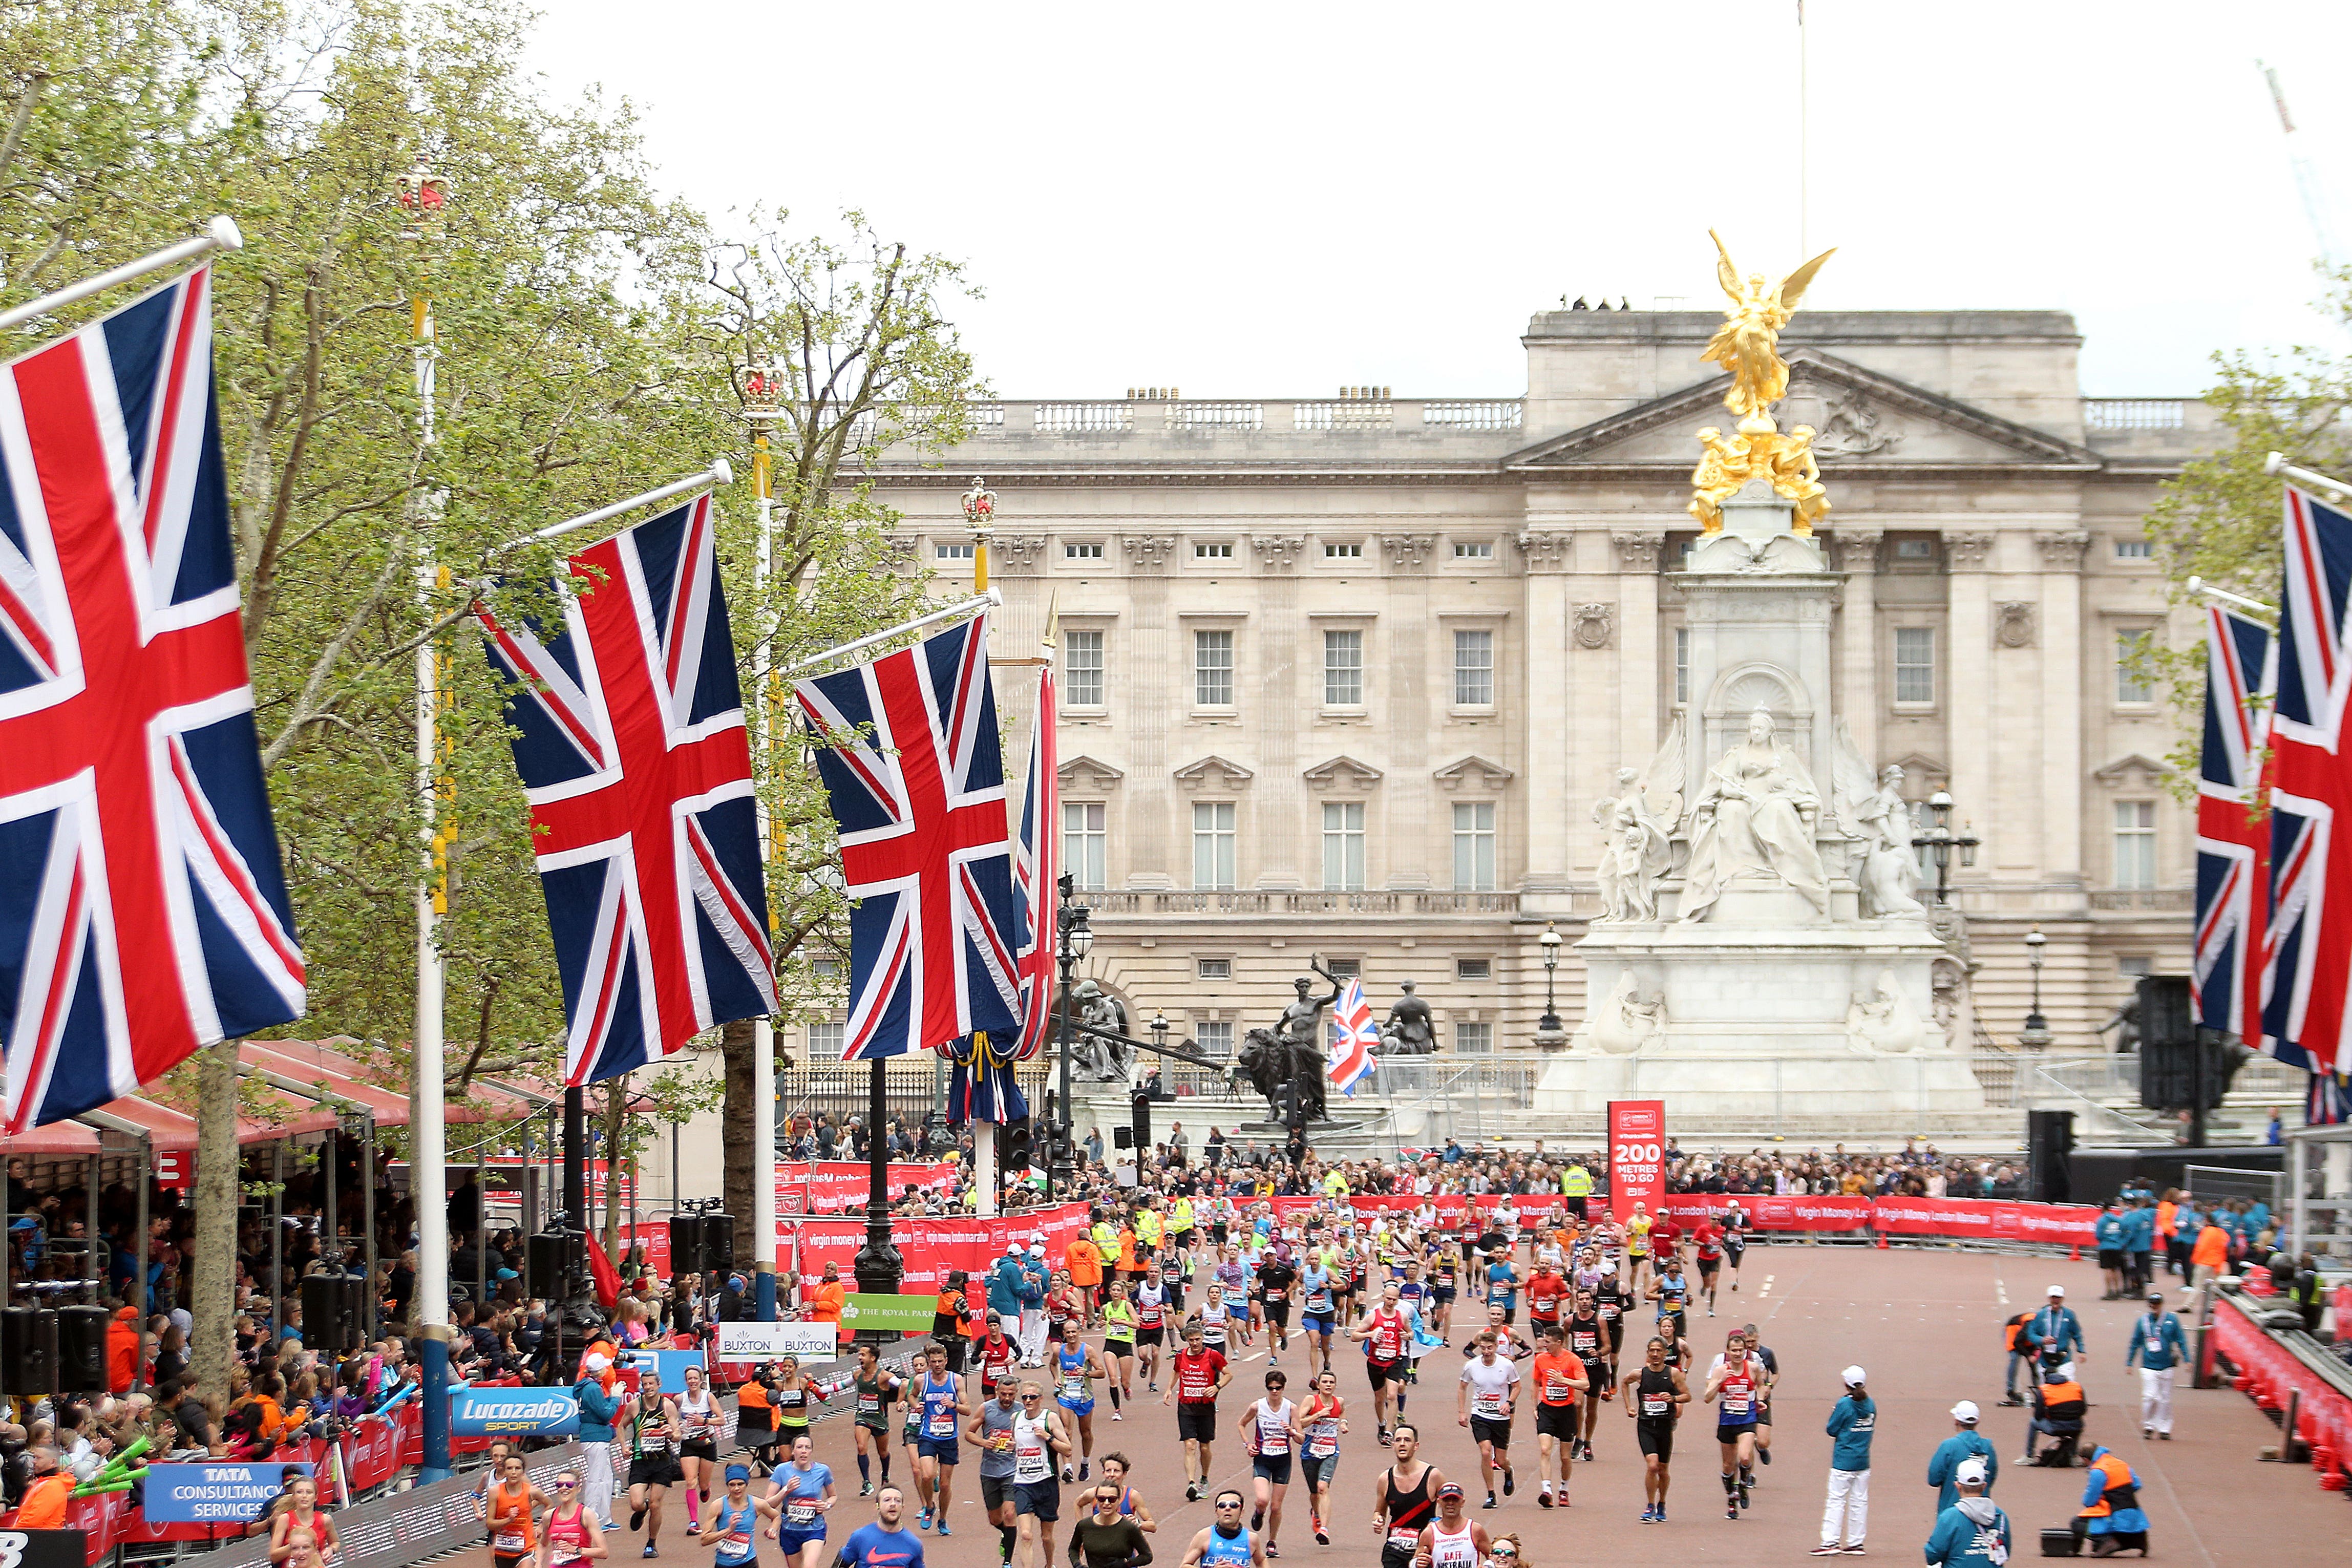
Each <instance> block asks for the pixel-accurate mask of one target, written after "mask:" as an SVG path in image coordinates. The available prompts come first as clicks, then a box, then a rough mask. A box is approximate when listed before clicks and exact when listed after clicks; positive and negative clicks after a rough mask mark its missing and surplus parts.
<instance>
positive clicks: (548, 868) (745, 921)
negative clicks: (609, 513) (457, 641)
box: [476, 495, 777, 1085]
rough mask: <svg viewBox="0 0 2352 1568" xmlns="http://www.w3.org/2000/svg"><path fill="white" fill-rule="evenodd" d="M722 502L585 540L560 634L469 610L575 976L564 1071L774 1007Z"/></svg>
mask: <svg viewBox="0 0 2352 1568" xmlns="http://www.w3.org/2000/svg"><path fill="white" fill-rule="evenodd" d="M713 521H714V514H713V510H712V505H711V498H710V497H709V496H708V495H704V496H699V497H697V498H696V499H695V500H691V501H688V503H687V504H686V505H684V506H681V507H678V508H677V509H676V510H672V511H667V512H665V513H663V514H662V515H661V516H659V517H656V518H654V519H651V520H650V521H646V522H641V523H639V524H637V525H636V526H635V528H632V529H628V530H626V531H624V532H622V533H620V534H618V535H616V536H614V538H611V539H608V540H606V541H604V542H603V543H602V544H598V545H595V546H593V547H592V548H590V549H587V550H583V551H582V552H580V553H578V554H577V555H574V556H572V558H571V560H570V561H569V562H568V563H566V564H567V566H568V568H569V573H570V582H569V583H559V584H557V594H558V596H559V598H560V600H561V602H562V614H563V624H562V627H561V628H560V629H559V630H557V631H556V633H555V635H554V636H553V637H548V636H547V635H546V633H547V630H548V628H546V627H544V626H540V625H538V624H536V623H535V622H533V621H532V620H530V618H528V617H524V616H518V617H516V618H514V619H511V620H509V619H503V618H501V617H500V616H499V615H498V614H497V613H496V612H495V611H494V610H493V609H492V608H491V607H490V605H488V604H487V603H486V604H484V605H478V606H477V607H476V615H477V617H478V619H479V620H480V622H481V624H482V629H483V631H484V633H485V637H484V641H483V647H484V651H485V652H486V653H487V654H488V657H489V661H490V668H492V669H493V670H495V671H497V672H498V673H499V675H501V676H503V677H504V678H505V679H506V680H507V681H508V682H509V690H508V696H507V721H508V722H509V724H510V725H512V726H513V728H514V731H515V740H514V757H515V768H516V771H517V772H519V773H520V774H521V775H522V783H523V793H524V795H525V796H526V797H527V798H528V799H529V800H530V823H531V830H532V842H533V844H534V845H535V847H536V849H537V853H538V858H539V882H540V890H541V892H542V893H544V894H545V895H546V898H547V923H548V928H549V930H550V931H551V933H552V934H553V936H554V939H555V961H556V968H557V970H558V971H559V973H561V974H562V979H563V1016H564V1021H565V1026H566V1028H565V1036H564V1051H563V1081H564V1082H565V1083H566V1084H574V1085H576V1084H584V1083H594V1082H597V1081H598V1080H600V1079H608V1078H617V1077H619V1076H620V1075H621V1074H623V1073H625V1072H628V1071H630V1070H631V1069H633V1068H640V1067H644V1066H646V1064H648V1063H650V1062H654V1061H657V1060H659V1059H660V1058H663V1057H666V1056H667V1055H669V1054H670V1053H671V1052H673V1051H676V1050H677V1048H678V1047H681V1046H683V1045H685V1044H686V1042H687V1041H688V1040H690V1039H692V1038H693V1037H695V1036H697V1035H698V1034H700V1033H702V1031H704V1030H705V1029H708V1028H709V1027H711V1026H713V1025H716V1024H722V1023H725V1022H727V1021H728V1020H730V1019H733V1018H758V1017H764V1016H767V1015H769V1014H771V1013H773V1012H775V1011H776V1010H777V1005H776V985H775V963H774V961H773V959H772V956H771V951H770V948H769V945H768V895H767V889H766V886H765V884H764V882H763V881H762V879H761V866H760V829H759V820H758V816H757V808H756V806H755V805H754V803H753V797H752V791H751V747H750V745H749V744H748V742H746V741H745V738H744V733H743V695H742V689H741V688H740V686H739V685H737V683H736V678H735V643H734V638H733V637H732V636H731V635H730V633H729V631H728V626H727V597H726V595H725V593H724V592H723V591H722V590H721V589H720V587H719V557H718V552H717V550H716V548H715V546H714V542H713V539H712V533H713Z"/></svg>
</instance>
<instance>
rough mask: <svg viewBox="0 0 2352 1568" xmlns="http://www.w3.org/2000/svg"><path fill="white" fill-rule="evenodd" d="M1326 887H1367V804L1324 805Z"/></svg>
mask: <svg viewBox="0 0 2352 1568" xmlns="http://www.w3.org/2000/svg"><path fill="white" fill-rule="evenodd" d="M1323 886H1324V888H1325V889H1327V890H1328V891H1331V892H1346V893H1353V892H1360V891H1361V890H1362V889H1363V886H1364V803H1363V802H1362V801H1360V800H1347V801H1339V800H1334V801H1326V802H1324V804H1323Z"/></svg>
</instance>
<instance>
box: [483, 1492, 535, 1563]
mask: <svg viewBox="0 0 2352 1568" xmlns="http://www.w3.org/2000/svg"><path fill="white" fill-rule="evenodd" d="M535 1544H536V1542H533V1540H532V1539H531V1533H530V1482H529V1481H525V1482H524V1483H523V1484H522V1485H521V1486H520V1487H509V1485H508V1484H507V1483H506V1482H504V1481H500V1482H499V1484H498V1485H496V1486H494V1487H492V1488H491V1489H490V1550H491V1551H492V1552H499V1553H502V1554H505V1555H509V1556H520V1554H522V1553H523V1552H529V1551H530V1550H531V1549H532V1547H533V1546H534V1545H535Z"/></svg>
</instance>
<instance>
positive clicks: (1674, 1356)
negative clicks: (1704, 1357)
mask: <svg viewBox="0 0 2352 1568" xmlns="http://www.w3.org/2000/svg"><path fill="white" fill-rule="evenodd" d="M1651 1332H1652V1333H1653V1334H1654V1336H1655V1337H1657V1338H1659V1339H1661V1340H1664V1342H1666V1359H1667V1360H1668V1361H1670V1362H1672V1363H1674V1367H1675V1371H1676V1372H1679V1373H1683V1374H1684V1375H1685V1376H1688V1375H1689V1374H1690V1373H1694V1372H1696V1371H1697V1370H1698V1352H1696V1351H1694V1350H1692V1349H1691V1343H1690V1341H1688V1340H1686V1339H1684V1338H1682V1337H1681V1336H1680V1335H1679V1334H1677V1333H1675V1316H1674V1314H1673V1313H1672V1312H1669V1311H1667V1310H1666V1309H1665V1308H1664V1307H1660V1308H1659V1309H1658V1321H1657V1326H1656V1327H1655V1328H1654V1329H1653V1330H1652V1331H1651Z"/></svg>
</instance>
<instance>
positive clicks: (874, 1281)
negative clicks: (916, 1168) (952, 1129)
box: [761, 1057, 906, 1342]
mask: <svg viewBox="0 0 2352 1568" xmlns="http://www.w3.org/2000/svg"><path fill="white" fill-rule="evenodd" d="M888 1065H889V1062H888V1058H884V1057H877V1058H874V1059H873V1060H872V1061H870V1062H868V1063H866V1072H867V1077H866V1245H865V1246H863V1247H859V1248H858V1249H857V1256H856V1258H852V1259H851V1260H850V1264H849V1268H850V1272H851V1273H853V1274H855V1275H856V1277H857V1289H858V1290H859V1292H860V1293H861V1294H865V1295H870V1296H895V1295H897V1294H898V1281H899V1280H900V1279H902V1278H903V1277H904V1275H905V1272H906V1259H905V1258H903V1257H901V1256H900V1255H899V1252H898V1247H896V1246H895V1245H893V1244H892V1242H891V1240H890V1141H889V1139H887V1137H885V1136H884V1135H883V1132H882V1128H883V1124H884V1122H885V1121H887V1119H888V1117H889V1110H890V1107H889V1097H888V1094H887V1089H888V1080H887V1079H885V1078H884V1076H883V1074H884V1071H885V1070H886V1069H887V1067H888ZM761 1179H762V1180H766V1179H768V1178H766V1177H764V1176H763V1177H761ZM859 1332H860V1333H861V1334H862V1333H864V1332H865V1331H864V1330H860V1331H859ZM897 1338H898V1333H897V1331H883V1332H881V1333H880V1334H879V1335H878V1336H877V1342H878V1341H881V1340H889V1341H895V1340H896V1339H897Z"/></svg>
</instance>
